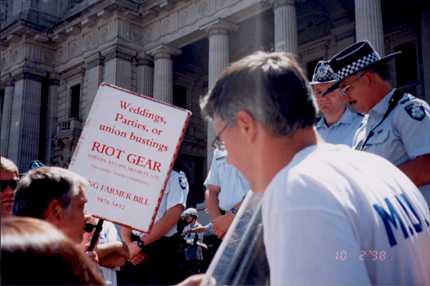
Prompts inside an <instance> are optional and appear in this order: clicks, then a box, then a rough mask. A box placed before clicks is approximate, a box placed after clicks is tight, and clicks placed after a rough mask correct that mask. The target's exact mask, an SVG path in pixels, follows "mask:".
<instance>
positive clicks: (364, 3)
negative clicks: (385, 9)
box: [355, 0, 385, 56]
mask: <svg viewBox="0 0 430 286" xmlns="http://www.w3.org/2000/svg"><path fill="white" fill-rule="evenodd" d="M355 32H356V38H357V41H363V40H368V41H369V42H370V43H371V44H372V46H373V47H374V48H375V49H376V50H377V51H378V53H379V54H380V55H381V56H382V55H384V53H385V51H384V29H383V26H382V10H381V0H355Z"/></svg>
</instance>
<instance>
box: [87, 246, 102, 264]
mask: <svg viewBox="0 0 430 286" xmlns="http://www.w3.org/2000/svg"><path fill="white" fill-rule="evenodd" d="M85 254H86V255H87V256H88V257H89V258H90V259H91V260H92V261H93V262H94V263H96V264H97V265H98V264H99V257H98V256H97V253H96V252H95V251H94V250H93V251H85Z"/></svg>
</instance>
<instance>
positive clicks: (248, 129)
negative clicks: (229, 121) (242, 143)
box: [236, 110, 257, 142]
mask: <svg viewBox="0 0 430 286" xmlns="http://www.w3.org/2000/svg"><path fill="white" fill-rule="evenodd" d="M236 118H237V126H238V127H239V131H240V132H241V133H242V134H243V135H244V136H245V137H246V138H247V139H248V140H250V141H251V142H253V141H254V140H255V138H256V136H257V122H256V121H255V119H254V117H253V116H252V115H251V114H249V113H248V112H246V111H243V110H241V111H239V112H238V113H237V115H236Z"/></svg>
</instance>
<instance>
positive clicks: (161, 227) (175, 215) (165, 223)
mask: <svg viewBox="0 0 430 286" xmlns="http://www.w3.org/2000/svg"><path fill="white" fill-rule="evenodd" d="M183 211H184V206H183V205H181V204H177V205H176V206H174V207H171V208H170V209H168V210H167V212H166V214H165V215H164V216H163V217H162V218H161V219H160V220H159V221H157V222H156V223H155V224H154V226H153V227H152V229H151V232H150V233H148V234H145V235H142V236H141V237H140V239H141V240H142V241H143V243H144V245H149V244H151V243H152V242H154V241H156V240H158V239H160V238H161V237H163V236H165V235H166V234H167V232H169V230H170V229H171V228H172V227H174V226H175V225H176V224H177V223H178V220H179V218H180V217H181V213H182V212H183Z"/></svg>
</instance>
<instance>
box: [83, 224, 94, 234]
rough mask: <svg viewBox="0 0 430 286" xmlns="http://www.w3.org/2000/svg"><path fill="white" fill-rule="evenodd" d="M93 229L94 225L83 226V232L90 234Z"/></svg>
mask: <svg viewBox="0 0 430 286" xmlns="http://www.w3.org/2000/svg"><path fill="white" fill-rule="evenodd" d="M95 228H96V225H95V224H92V223H86V224H85V226H84V231H85V232H92V231H93V230H94V229H95Z"/></svg>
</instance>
